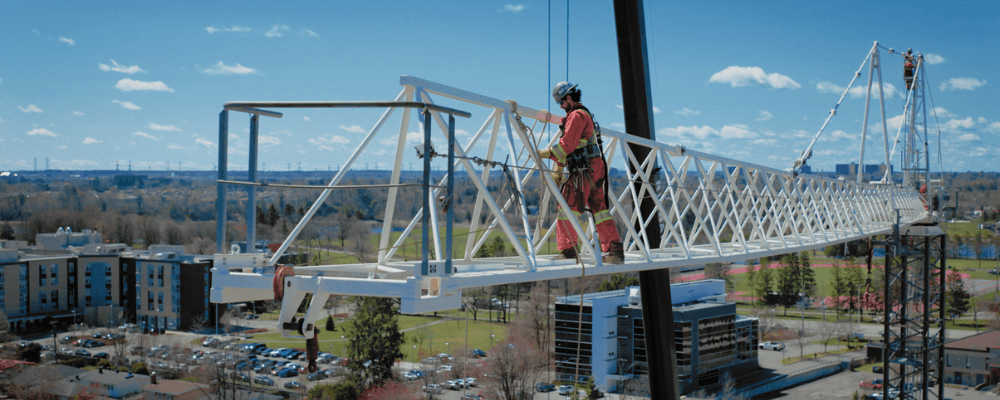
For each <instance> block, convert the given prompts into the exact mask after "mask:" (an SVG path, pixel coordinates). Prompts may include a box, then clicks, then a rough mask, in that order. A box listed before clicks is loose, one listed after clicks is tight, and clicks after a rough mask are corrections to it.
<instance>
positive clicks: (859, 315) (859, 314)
mask: <svg viewBox="0 0 1000 400" xmlns="http://www.w3.org/2000/svg"><path fill="white" fill-rule="evenodd" d="M864 285H865V284H864V283H862V284H860V285H858V287H857V290H856V291H855V293H857V294H858V329H859V330H860V329H861V287H862V286H864Z"/></svg>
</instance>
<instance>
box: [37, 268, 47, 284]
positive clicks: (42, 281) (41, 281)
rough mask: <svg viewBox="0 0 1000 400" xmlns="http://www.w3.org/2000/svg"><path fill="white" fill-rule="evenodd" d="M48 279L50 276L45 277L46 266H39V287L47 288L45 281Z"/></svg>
mask: <svg viewBox="0 0 1000 400" xmlns="http://www.w3.org/2000/svg"><path fill="white" fill-rule="evenodd" d="M46 278H48V276H46V275H45V266H44V265H39V266H38V286H45V279H46Z"/></svg>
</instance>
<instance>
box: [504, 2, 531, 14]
mask: <svg viewBox="0 0 1000 400" xmlns="http://www.w3.org/2000/svg"><path fill="white" fill-rule="evenodd" d="M525 8H527V6H525V5H524V4H504V5H503V10H504V11H507V12H511V13H514V14H517V13H519V12H521V11H524V9H525Z"/></svg>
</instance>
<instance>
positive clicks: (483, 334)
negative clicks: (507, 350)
mask: <svg viewBox="0 0 1000 400" xmlns="http://www.w3.org/2000/svg"><path fill="white" fill-rule="evenodd" d="M438 314H439V316H438V317H434V316H413V315H400V316H399V320H398V323H399V329H400V330H401V331H404V330H407V329H410V330H409V331H406V332H404V333H403V334H404V337H405V340H406V342H405V344H403V346H402V348H401V349H400V350H402V352H403V353H404V354H405V355H406V356H405V360H412V359H414V358H421V357H422V356H426V355H430V354H438V353H449V352H450V354H452V355H458V354H459V353H461V351H462V350H463V349H465V343H466V320H465V319H464V318H462V319H451V317H453V316H452V315H450V314H446V313H438ZM462 316H463V317H464V314H463V315H462ZM325 320H326V319H325V318H324V319H322V320H320V321H318V322H320V324H319V325H320V334H319V344H320V350H322V351H326V352H329V353H331V354H334V355H337V356H346V353H345V351H344V347H345V346H346V345H347V341H348V339H349V338H350V336H351V335H350V332H349V331H348V330H347V329H348V324H347V323H345V322H340V323H338V324H337V325H336V331H333V332H328V331H326V329H324V328H323V327H324V326H325ZM422 325H426V326H424V327H420V326H422ZM414 328H416V329H414ZM506 336H507V326H506V325H505V324H500V323H497V322H489V321H483V320H482V319H480V320H479V321H473V320H472V319H471V316H470V319H469V320H468V344H469V345H468V348H469V349H483V350H486V351H489V349H490V347H492V346H490V341H491V339H492V340H496V341H502V340H503V339H505V338H506ZM421 337H422V338H423V340H422V341H421V340H420V338H421ZM248 341H250V342H254V343H263V344H265V345H266V346H267V347H268V348H272V349H276V348H280V347H287V348H298V349H305V341H304V340H301V339H288V338H284V337H282V336H281V334H280V333H265V334H258V335H254V337H253V338H252V339H249V340H248Z"/></svg>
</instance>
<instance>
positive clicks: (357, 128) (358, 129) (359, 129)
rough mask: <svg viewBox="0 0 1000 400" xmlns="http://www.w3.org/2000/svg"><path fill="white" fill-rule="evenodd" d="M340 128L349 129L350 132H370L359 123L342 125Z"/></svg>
mask: <svg viewBox="0 0 1000 400" xmlns="http://www.w3.org/2000/svg"><path fill="white" fill-rule="evenodd" d="M340 129H343V130H345V131H348V132H350V133H368V132H367V131H365V128H362V127H360V126H357V125H351V126H344V125H341V126H340Z"/></svg>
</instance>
